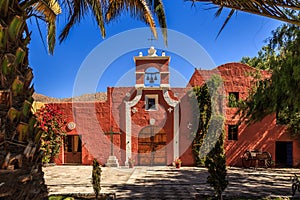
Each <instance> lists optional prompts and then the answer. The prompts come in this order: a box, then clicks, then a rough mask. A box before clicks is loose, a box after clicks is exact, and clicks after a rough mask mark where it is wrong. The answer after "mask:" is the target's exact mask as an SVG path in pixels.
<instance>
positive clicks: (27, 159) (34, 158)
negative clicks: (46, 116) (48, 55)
mask: <svg viewBox="0 0 300 200" xmlns="http://www.w3.org/2000/svg"><path fill="white" fill-rule="evenodd" d="M27 12H28V10H25V9H24V8H22V7H21V5H20V1H19V0H0V19H1V21H0V63H1V64H0V168H2V170H0V198H1V199H2V198H5V199H48V197H47V196H48V193H47V188H46V185H45V182H44V178H43V171H42V165H41V156H40V153H39V152H38V151H35V150H36V149H39V136H38V134H37V130H36V129H35V128H34V124H35V120H34V118H33V114H32V112H31V104H32V102H33V98H32V94H33V92H34V89H33V86H31V81H32V78H33V74H32V70H31V68H30V67H29V66H28V48H27V45H28V44H29V41H30V34H29V32H28V30H27V24H26V19H27V18H28V15H27Z"/></svg>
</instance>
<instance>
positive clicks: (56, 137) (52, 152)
mask: <svg viewBox="0 0 300 200" xmlns="http://www.w3.org/2000/svg"><path fill="white" fill-rule="evenodd" d="M35 116H36V126H37V128H38V129H39V130H40V131H39V134H37V135H40V143H41V145H40V150H42V151H43V152H44V155H43V159H42V161H43V163H49V162H50V161H52V160H53V159H54V157H55V156H57V155H58V154H59V151H60V147H61V145H62V140H63V136H65V130H64V128H63V127H64V126H65V124H66V123H65V120H64V119H63V115H62V112H61V111H60V110H59V109H57V108H56V107H55V106H54V105H51V104H47V105H45V106H44V107H42V108H40V109H39V110H38V111H37V112H36V113H35Z"/></svg>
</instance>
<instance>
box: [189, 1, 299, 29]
mask: <svg viewBox="0 0 300 200" xmlns="http://www.w3.org/2000/svg"><path fill="white" fill-rule="evenodd" d="M189 1H192V2H206V3H207V2H209V3H211V4H214V5H218V6H220V7H226V8H230V9H233V10H239V11H243V12H247V13H251V14H256V15H260V16H264V17H269V18H272V19H277V20H281V21H283V22H288V23H292V24H295V25H298V26H300V20H299V19H297V17H296V16H295V15H293V14H291V12H290V11H299V10H300V2H299V1H297V0H284V1H283V0H272V1H271V0H247V1H246V0H243V1H241V0H223V1H222V0H189Z"/></svg>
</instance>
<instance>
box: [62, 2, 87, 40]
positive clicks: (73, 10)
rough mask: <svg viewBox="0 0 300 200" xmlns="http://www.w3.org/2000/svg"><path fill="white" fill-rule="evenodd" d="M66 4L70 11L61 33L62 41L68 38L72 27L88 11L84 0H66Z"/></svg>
mask: <svg viewBox="0 0 300 200" xmlns="http://www.w3.org/2000/svg"><path fill="white" fill-rule="evenodd" d="M64 5H65V8H66V10H67V13H68V19H67V20H68V22H67V24H66V25H65V26H64V28H63V30H62V32H61V33H60V35H59V42H60V43H61V42H62V41H64V40H65V39H66V38H67V36H68V35H69V33H70V30H71V28H72V27H73V26H74V24H76V23H78V22H80V20H81V18H82V17H83V15H84V13H85V12H86V11H85V9H86V4H85V1H84V0H66V2H65V4H64Z"/></svg>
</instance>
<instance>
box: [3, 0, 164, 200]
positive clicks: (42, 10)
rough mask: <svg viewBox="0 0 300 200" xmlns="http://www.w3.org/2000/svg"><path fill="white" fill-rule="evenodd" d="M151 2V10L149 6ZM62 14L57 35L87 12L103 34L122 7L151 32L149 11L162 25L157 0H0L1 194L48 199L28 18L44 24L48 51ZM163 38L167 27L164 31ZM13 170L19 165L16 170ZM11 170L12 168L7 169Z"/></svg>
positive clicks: (161, 8)
mask: <svg viewBox="0 0 300 200" xmlns="http://www.w3.org/2000/svg"><path fill="white" fill-rule="evenodd" d="M150 6H152V7H153V8H154V9H153V10H151V9H150ZM62 11H66V13H67V22H66V24H65V27H64V29H63V31H62V32H61V34H60V36H59V39H60V42H62V41H63V40H65V39H66V38H67V36H68V34H69V33H70V30H71V28H72V27H73V26H74V25H75V24H77V23H79V22H80V21H81V19H82V18H83V17H84V16H86V15H88V14H90V13H92V16H93V17H95V21H96V22H97V25H98V26H99V29H100V31H101V34H102V36H103V37H104V36H105V23H108V22H109V21H110V20H113V19H114V18H115V17H117V16H118V15H119V14H120V13H121V12H123V11H129V12H130V13H131V14H132V15H133V16H134V17H137V18H139V19H140V20H142V21H144V22H145V23H147V24H149V25H150V27H151V29H152V32H153V34H154V35H155V36H156V29H155V22H154V17H153V15H156V17H157V18H158V21H159V24H160V26H161V27H162V28H166V19H165V13H164V10H163V4H162V2H161V0H152V1H150V0H124V1H118V0H60V1H59V0H0V167H1V168H3V169H7V170H1V172H0V198H1V199H2V198H5V199H48V197H47V196H48V192H47V188H46V186H45V184H44V178H43V171H42V165H41V155H42V154H41V152H39V141H40V131H39V130H38V129H37V128H36V127H35V119H34V117H33V114H32V112H31V104H32V103H33V98H32V94H33V92H34V88H33V85H32V83H31V81H32V79H33V73H32V69H31V68H30V67H29V65H28V44H29V43H30V36H31V32H30V30H29V28H28V26H27V22H28V21H29V20H31V21H33V20H36V21H37V25H38V24H39V23H40V22H41V20H42V21H44V22H45V23H46V24H47V43H48V50H49V53H50V54H53V52H54V46H55V41H56V21H57V20H56V19H57V16H58V15H59V14H60V13H61V12H62ZM163 33H164V35H165V36H166V31H165V30H164V31H163ZM16 168H18V169H16ZM11 169H15V170H11Z"/></svg>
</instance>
